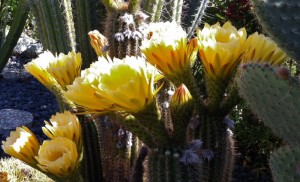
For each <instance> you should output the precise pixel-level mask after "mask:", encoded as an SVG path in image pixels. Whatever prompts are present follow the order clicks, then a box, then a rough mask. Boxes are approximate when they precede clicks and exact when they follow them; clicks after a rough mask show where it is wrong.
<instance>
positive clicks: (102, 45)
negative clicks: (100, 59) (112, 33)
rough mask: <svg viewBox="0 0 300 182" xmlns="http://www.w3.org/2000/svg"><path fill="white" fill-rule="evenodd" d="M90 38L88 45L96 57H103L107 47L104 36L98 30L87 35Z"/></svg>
mask: <svg viewBox="0 0 300 182" xmlns="http://www.w3.org/2000/svg"><path fill="white" fill-rule="evenodd" d="M88 35H89V37H90V40H91V41H90V43H91V45H92V47H93V48H94V50H95V52H96V54H97V56H102V55H105V54H106V53H105V52H106V50H105V49H106V48H107V46H108V41H107V38H106V37H105V36H103V35H102V34H101V33H100V32H99V31H98V30H93V31H90V32H89V33H88Z"/></svg>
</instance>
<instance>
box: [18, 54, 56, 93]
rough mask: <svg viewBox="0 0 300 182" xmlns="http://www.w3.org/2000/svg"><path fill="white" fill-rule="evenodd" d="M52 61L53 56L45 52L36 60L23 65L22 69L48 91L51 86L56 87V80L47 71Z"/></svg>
mask: <svg viewBox="0 0 300 182" xmlns="http://www.w3.org/2000/svg"><path fill="white" fill-rule="evenodd" d="M53 60H55V57H54V55H53V54H52V53H51V52H49V51H45V52H44V53H42V54H40V55H39V57H38V58H37V59H34V60H32V61H31V62H29V63H27V64H26V65H24V68H25V69H26V70H27V71H28V72H29V73H30V74H31V75H33V76H34V77H35V78H36V79H37V80H38V81H39V82H40V83H41V84H43V85H44V86H45V87H47V88H48V89H50V88H51V87H52V86H53V85H58V82H57V81H56V79H55V78H54V77H53V76H52V75H51V74H50V73H49V72H48V71H47V68H48V67H49V62H51V61H53Z"/></svg>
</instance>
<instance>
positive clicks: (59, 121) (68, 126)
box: [42, 111, 82, 148]
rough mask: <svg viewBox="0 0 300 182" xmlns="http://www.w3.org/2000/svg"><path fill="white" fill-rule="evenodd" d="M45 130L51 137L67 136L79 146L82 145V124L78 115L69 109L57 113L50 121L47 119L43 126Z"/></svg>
mask: <svg viewBox="0 0 300 182" xmlns="http://www.w3.org/2000/svg"><path fill="white" fill-rule="evenodd" d="M42 130H43V132H44V133H45V135H47V136H48V137H49V138H51V139H53V138H54V137H58V136H60V137H66V138H69V139H70V140H72V141H73V142H75V143H76V145H77V148H80V147H81V145H82V144H81V143H82V137H81V126H80V123H79V120H78V118H77V116H76V115H74V114H72V113H71V112H69V111H65V112H64V113H56V115H53V116H52V117H51V118H50V121H49V122H47V121H45V127H42Z"/></svg>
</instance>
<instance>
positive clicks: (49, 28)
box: [30, 0, 76, 54]
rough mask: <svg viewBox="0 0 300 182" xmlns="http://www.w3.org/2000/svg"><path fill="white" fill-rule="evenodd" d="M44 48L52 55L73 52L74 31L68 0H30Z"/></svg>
mask: <svg viewBox="0 0 300 182" xmlns="http://www.w3.org/2000/svg"><path fill="white" fill-rule="evenodd" d="M30 3H31V5H32V10H33V13H34V14H35V17H36V20H37V22H38V24H39V26H38V30H39V31H38V33H39V37H40V39H41V41H42V43H43V45H44V47H45V48H46V49H48V50H50V51H51V52H52V53H54V54H55V53H65V54H66V53H68V52H69V51H71V50H75V44H76V43H75V29H74V22H73V15H72V9H71V8H72V7H71V3H70V0H44V1H38V0H30Z"/></svg>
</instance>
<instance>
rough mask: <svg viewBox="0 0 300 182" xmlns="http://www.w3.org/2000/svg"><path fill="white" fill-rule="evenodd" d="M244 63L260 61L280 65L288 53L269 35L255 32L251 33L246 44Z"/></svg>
mask: <svg viewBox="0 0 300 182" xmlns="http://www.w3.org/2000/svg"><path fill="white" fill-rule="evenodd" d="M243 49H244V51H245V52H244V54H243V56H242V63H249V62H258V63H270V64H274V65H280V64H281V63H283V61H284V60H285V59H286V57H287V56H286V54H285V52H283V51H282V50H281V49H280V48H279V47H278V46H277V44H276V43H275V42H274V41H273V40H271V39H270V38H269V37H266V36H264V35H263V34H258V33H257V32H255V33H254V34H252V35H250V36H249V37H248V38H247V40H246V42H245V45H244V48H243Z"/></svg>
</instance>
